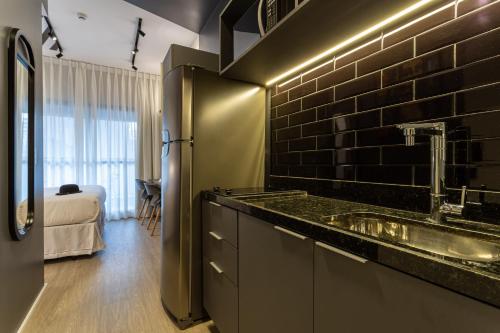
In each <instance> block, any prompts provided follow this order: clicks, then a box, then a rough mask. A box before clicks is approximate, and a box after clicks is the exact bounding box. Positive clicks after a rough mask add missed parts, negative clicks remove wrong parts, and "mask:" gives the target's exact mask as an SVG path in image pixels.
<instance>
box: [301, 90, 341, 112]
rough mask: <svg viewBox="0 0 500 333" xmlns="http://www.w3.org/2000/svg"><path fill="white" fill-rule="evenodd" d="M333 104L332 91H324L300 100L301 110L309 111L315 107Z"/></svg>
mask: <svg viewBox="0 0 500 333" xmlns="http://www.w3.org/2000/svg"><path fill="white" fill-rule="evenodd" d="M331 102H333V89H325V90H322V91H320V92H317V93H315V94H312V95H309V96H306V97H304V98H303V99H302V108H303V109H310V108H313V107H315V106H319V105H323V104H328V103H331Z"/></svg>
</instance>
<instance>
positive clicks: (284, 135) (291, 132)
mask: <svg viewBox="0 0 500 333" xmlns="http://www.w3.org/2000/svg"><path fill="white" fill-rule="evenodd" d="M300 133H301V130H300V126H295V127H289V128H284V129H280V130H278V136H277V138H278V141H283V140H290V139H295V138H300Z"/></svg>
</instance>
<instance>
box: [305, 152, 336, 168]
mask: <svg viewBox="0 0 500 333" xmlns="http://www.w3.org/2000/svg"><path fill="white" fill-rule="evenodd" d="M332 156H333V155H332V151H330V150H321V151H307V152H303V153H302V164H312V165H332V161H333V157H332Z"/></svg>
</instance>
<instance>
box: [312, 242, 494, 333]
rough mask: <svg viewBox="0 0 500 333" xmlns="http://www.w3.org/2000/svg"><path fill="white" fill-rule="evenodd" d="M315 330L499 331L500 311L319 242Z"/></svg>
mask: <svg viewBox="0 0 500 333" xmlns="http://www.w3.org/2000/svg"><path fill="white" fill-rule="evenodd" d="M314 252H315V259H314V274H315V277H314V332H315V333H335V332H339V333H349V332H352V333H357V332H386V333H400V332H406V333H419V332H429V333H433V332H436V333H438V332H456V333H462V332H463V333H466V332H478V328H480V329H479V331H481V332H491V333H493V332H498V331H499V330H498V329H499V327H500V310H499V309H496V308H494V307H492V306H489V305H486V304H483V303H480V302H477V301H475V300H473V299H471V298H468V297H465V296H462V295H460V294H457V293H455V292H452V291H449V290H447V289H445V288H441V287H439V286H436V285H434V284H431V283H428V282H425V281H422V280H420V279H417V278H415V277H412V276H410V275H407V274H405V273H401V272H399V271H396V270H394V269H391V268H388V267H385V266H382V265H379V264H377V263H373V262H369V261H366V260H364V259H363V258H359V257H357V256H354V255H352V254H350V253H346V252H343V251H339V250H338V249H336V248H332V247H330V246H328V245H325V244H322V243H319V242H317V243H316V246H315V249H314Z"/></svg>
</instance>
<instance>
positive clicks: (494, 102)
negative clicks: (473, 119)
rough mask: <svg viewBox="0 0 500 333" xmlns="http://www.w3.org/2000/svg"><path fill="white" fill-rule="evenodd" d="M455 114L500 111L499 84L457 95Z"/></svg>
mask: <svg viewBox="0 0 500 333" xmlns="http://www.w3.org/2000/svg"><path fill="white" fill-rule="evenodd" d="M456 105H457V106H456V109H457V114H465V113H477V112H483V111H495V110H500V84H494V85H490V86H487V87H481V88H476V89H472V90H467V91H464V92H461V93H458V94H457V101H456Z"/></svg>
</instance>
